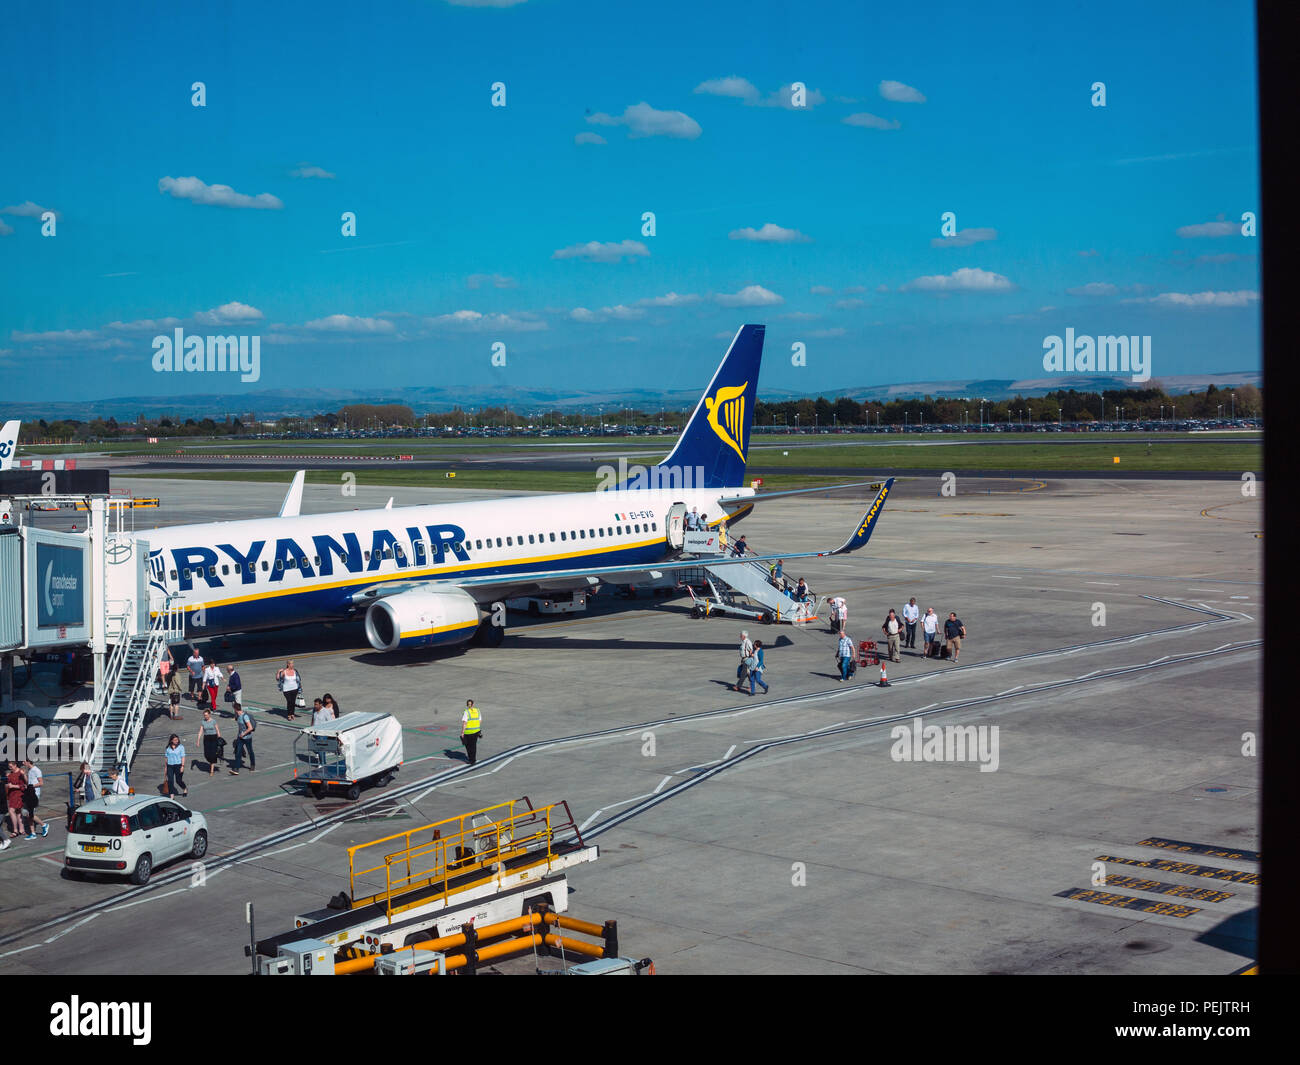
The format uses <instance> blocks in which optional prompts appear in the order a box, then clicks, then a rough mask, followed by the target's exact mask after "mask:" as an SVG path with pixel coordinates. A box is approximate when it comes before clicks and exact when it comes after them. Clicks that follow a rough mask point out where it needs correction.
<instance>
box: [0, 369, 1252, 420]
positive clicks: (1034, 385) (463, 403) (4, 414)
mask: <svg viewBox="0 0 1300 1065" xmlns="http://www.w3.org/2000/svg"><path fill="white" fill-rule="evenodd" d="M1157 383H1158V384H1159V385H1161V386H1162V387H1163V388H1164V390H1165V391H1166V392H1167V393H1169V394H1170V395H1182V394H1184V393H1187V392H1200V391H1202V390H1204V389H1205V388H1207V387H1208V386H1209V385H1211V384H1213V385H1215V386H1216V387H1218V388H1231V387H1234V386H1239V385H1243V384H1250V385H1256V386H1261V385H1262V384H1263V374H1262V373H1261V372H1260V371H1258V370H1241V371H1237V372H1232V373H1218V374H1181V375H1176V376H1171V377H1159V378H1152V380H1151V382H1149V383H1148V384H1157ZM1132 387H1147V386H1135V385H1134V384H1133V382H1132V381H1131V380H1130V378H1128V377H1127V376H1123V375H1116V376H1111V375H1105V374H1069V375H1065V374H1063V375H1061V376H1059V377H1039V378H1026V379H1022V380H1012V379H992V378H990V379H983V380H975V379H968V380H957V381H913V382H909V383H907V384H896V385H863V386H860V387H848V386H846V387H841V388H837V389H836V388H832V389H823V390H821V391H819V392H767V391H764V392H762V393H760V398H761V399H763V400H766V401H768V402H775V401H778V400H786V399H803V398H805V397H807V398H810V399H815V398H817V397H818V396H825V397H826V398H827V399H836V398H838V397H840V396H848V397H850V398H852V399H856V400H858V401H859V402H862V401H865V400H881V401H888V400H891V399H914V398H919V397H921V396H927V395H928V396H948V397H963V396H969V397H971V398H973V399H991V400H998V399H1006V398H1008V397H1010V396H1016V395H1020V396H1026V397H1028V396H1041V395H1044V394H1046V393H1048V392H1054V391H1056V390H1057V389H1059V388H1064V389H1070V388H1074V389H1077V390H1078V391H1080V392H1097V391H1102V390H1105V389H1112V388H1118V389H1123V388H1132ZM699 398H700V393H699V391H698V390H696V389H690V390H677V391H673V392H656V391H653V390H650V389H626V390H623V391H614V390H609V391H604V392H584V391H580V390H578V391H569V392H564V393H561V392H556V391H554V390H550V389H532V390H529V389H517V388H504V389H488V388H470V389H464V390H453V389H447V388H400V389H394V390H389V391H373V392H372V391H357V390H355V389H346V388H293V389H267V390H266V391H263V392H249V393H241V396H240V405H239V407H238V408H229V413H230V414H231V415H236V414H242V413H245V412H247V411H250V410H251V411H255V412H256V413H257V416H258V418H260V419H265V418H275V417H279V416H281V415H286V414H298V415H311V414H324V413H329V412H333V411H337V410H338V409H339V408H340V407H343V406H346V405H347V404H349V403H402V404H405V405H406V406H408V407H410V408H411V409H412V410H414V411H415V413H416V414H425V413H428V412H431V411H445V410H450V409H451V408H452V407H456V406H460V407H474V408H480V407H488V406H493V407H499V406H501V405H502V404H506V405H508V406H509V407H510V408H511V409H512V410H517V411H519V412H520V413H521V414H526V413H528V412H529V411H534V410H540V409H543V408H544V409H547V410H549V409H552V408H558V409H560V410H590V411H594V410H595V409H596V408H597V407H604V408H605V409H606V410H607V411H608V410H615V409H617V408H619V407H625V406H626V407H636V408H640V409H641V410H644V411H647V412H649V411H653V410H654V409H655V408H657V407H664V408H667V409H669V410H681V409H683V408H689V407H692V406H694V404H695V403H696V401H697V400H698V399H699ZM198 407H199V408H201V410H199V409H196V406H195V404H194V403H192V402H189V401H180V400H177V399H160V398H159V397H157V396H116V397H113V398H111V399H102V400H97V401H93V402H90V401H88V402H77V403H73V402H64V403H60V402H49V403H36V402H19V403H7V402H0V419H9V418H21V419H23V420H24V421H36V420H38V419H40V418H44V419H45V420H46V421H51V422H52V421H59V420H63V419H76V420H78V421H90V420H92V419H94V418H109V417H112V418H117V419H118V420H119V421H123V420H134V419H135V417H136V416H137V415H139V414H143V415H145V416H146V417H149V418H153V417H157V416H159V415H164V414H172V415H179V416H181V417H193V418H196V419H197V418H199V417H210V418H215V419H217V420H220V419H222V418H224V416H225V414H226V413H227V409H226V408H222V407H218V406H216V405H214V404H210V403H208V402H206V401H205V402H204V403H202V404H199V405H198Z"/></svg>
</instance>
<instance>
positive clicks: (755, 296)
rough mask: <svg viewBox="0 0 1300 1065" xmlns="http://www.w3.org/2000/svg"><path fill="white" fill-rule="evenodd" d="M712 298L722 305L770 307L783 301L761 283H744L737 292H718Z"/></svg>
mask: <svg viewBox="0 0 1300 1065" xmlns="http://www.w3.org/2000/svg"><path fill="white" fill-rule="evenodd" d="M713 298H714V300H715V301H716V302H718V303H720V304H722V306H724V307H772V306H775V305H776V304H778V303H784V302H785V300H783V299H782V298H781V297H780V296H778V295H777V294H776V293H775V292H772V291H770V290H769V289H765V288H764V287H763V286H762V285H746V286H745V287H744V288H742V289H741V290H740V291H739V292H737V293H734V294H727V293H719V294H718V295H716V296H714V297H713Z"/></svg>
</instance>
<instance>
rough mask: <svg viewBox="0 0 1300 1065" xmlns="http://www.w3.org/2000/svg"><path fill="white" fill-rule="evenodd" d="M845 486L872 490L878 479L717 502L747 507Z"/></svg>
mask: <svg viewBox="0 0 1300 1065" xmlns="http://www.w3.org/2000/svg"><path fill="white" fill-rule="evenodd" d="M845 488H870V489H871V490H872V491H873V492H874V491H876V490H878V489H879V488H880V481H878V480H877V481H854V482H853V483H851V484H827V485H822V486H821V487H820V488H791V489H790V490H788V491H785V492H756V493H755V494H754V495H752V496H728V497H726V498H723V499H719V500H718V503H719V504H721V505H722V506H723V507H725V508H726V509H728V510H736V509H738V508H740V507H747V506H749V505H750V504H752V503H763V502H766V501H767V500H769V499H784V498H786V497H788V496H807V495H815V494H817V493H819V492H839V491H842V490H843V489H845Z"/></svg>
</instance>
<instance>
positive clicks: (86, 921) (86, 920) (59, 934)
mask: <svg viewBox="0 0 1300 1065" xmlns="http://www.w3.org/2000/svg"><path fill="white" fill-rule="evenodd" d="M98 916H99V914H97V913H92V914H90V915H89V916H88V917H83V918H82V919H81V920H80V921H78V922H77V923H76V924H73V925H70V926H69V927H67V928H65V929H64V930H63V931H62V932H55V933H54V935H52V936H50V938H49V939H47V940H44V942H46V943H53V942H54V941H55V940H56V939H62V938H63V937H64V936H66V935H67V934H68V933H69V932H75V931H76V930H77V929H78V928H80V927H81V926H82V925H83V924H89V923H90V922H91V921H93V920H94V919H95V918H96V917H98Z"/></svg>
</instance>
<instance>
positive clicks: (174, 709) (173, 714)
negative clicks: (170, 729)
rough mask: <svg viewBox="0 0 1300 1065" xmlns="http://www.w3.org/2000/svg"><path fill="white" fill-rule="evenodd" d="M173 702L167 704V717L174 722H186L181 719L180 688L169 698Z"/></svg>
mask: <svg viewBox="0 0 1300 1065" xmlns="http://www.w3.org/2000/svg"><path fill="white" fill-rule="evenodd" d="M167 698H168V699H170V700H171V701H170V702H169V703H168V704H167V716H168V717H169V718H171V719H172V720H173V721H184V720H185V719H184V718H183V717H181V692H180V688H179V687H178V688H177V689H176V690H175V691H174V692H172V693H171V695H169V696H167Z"/></svg>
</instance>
